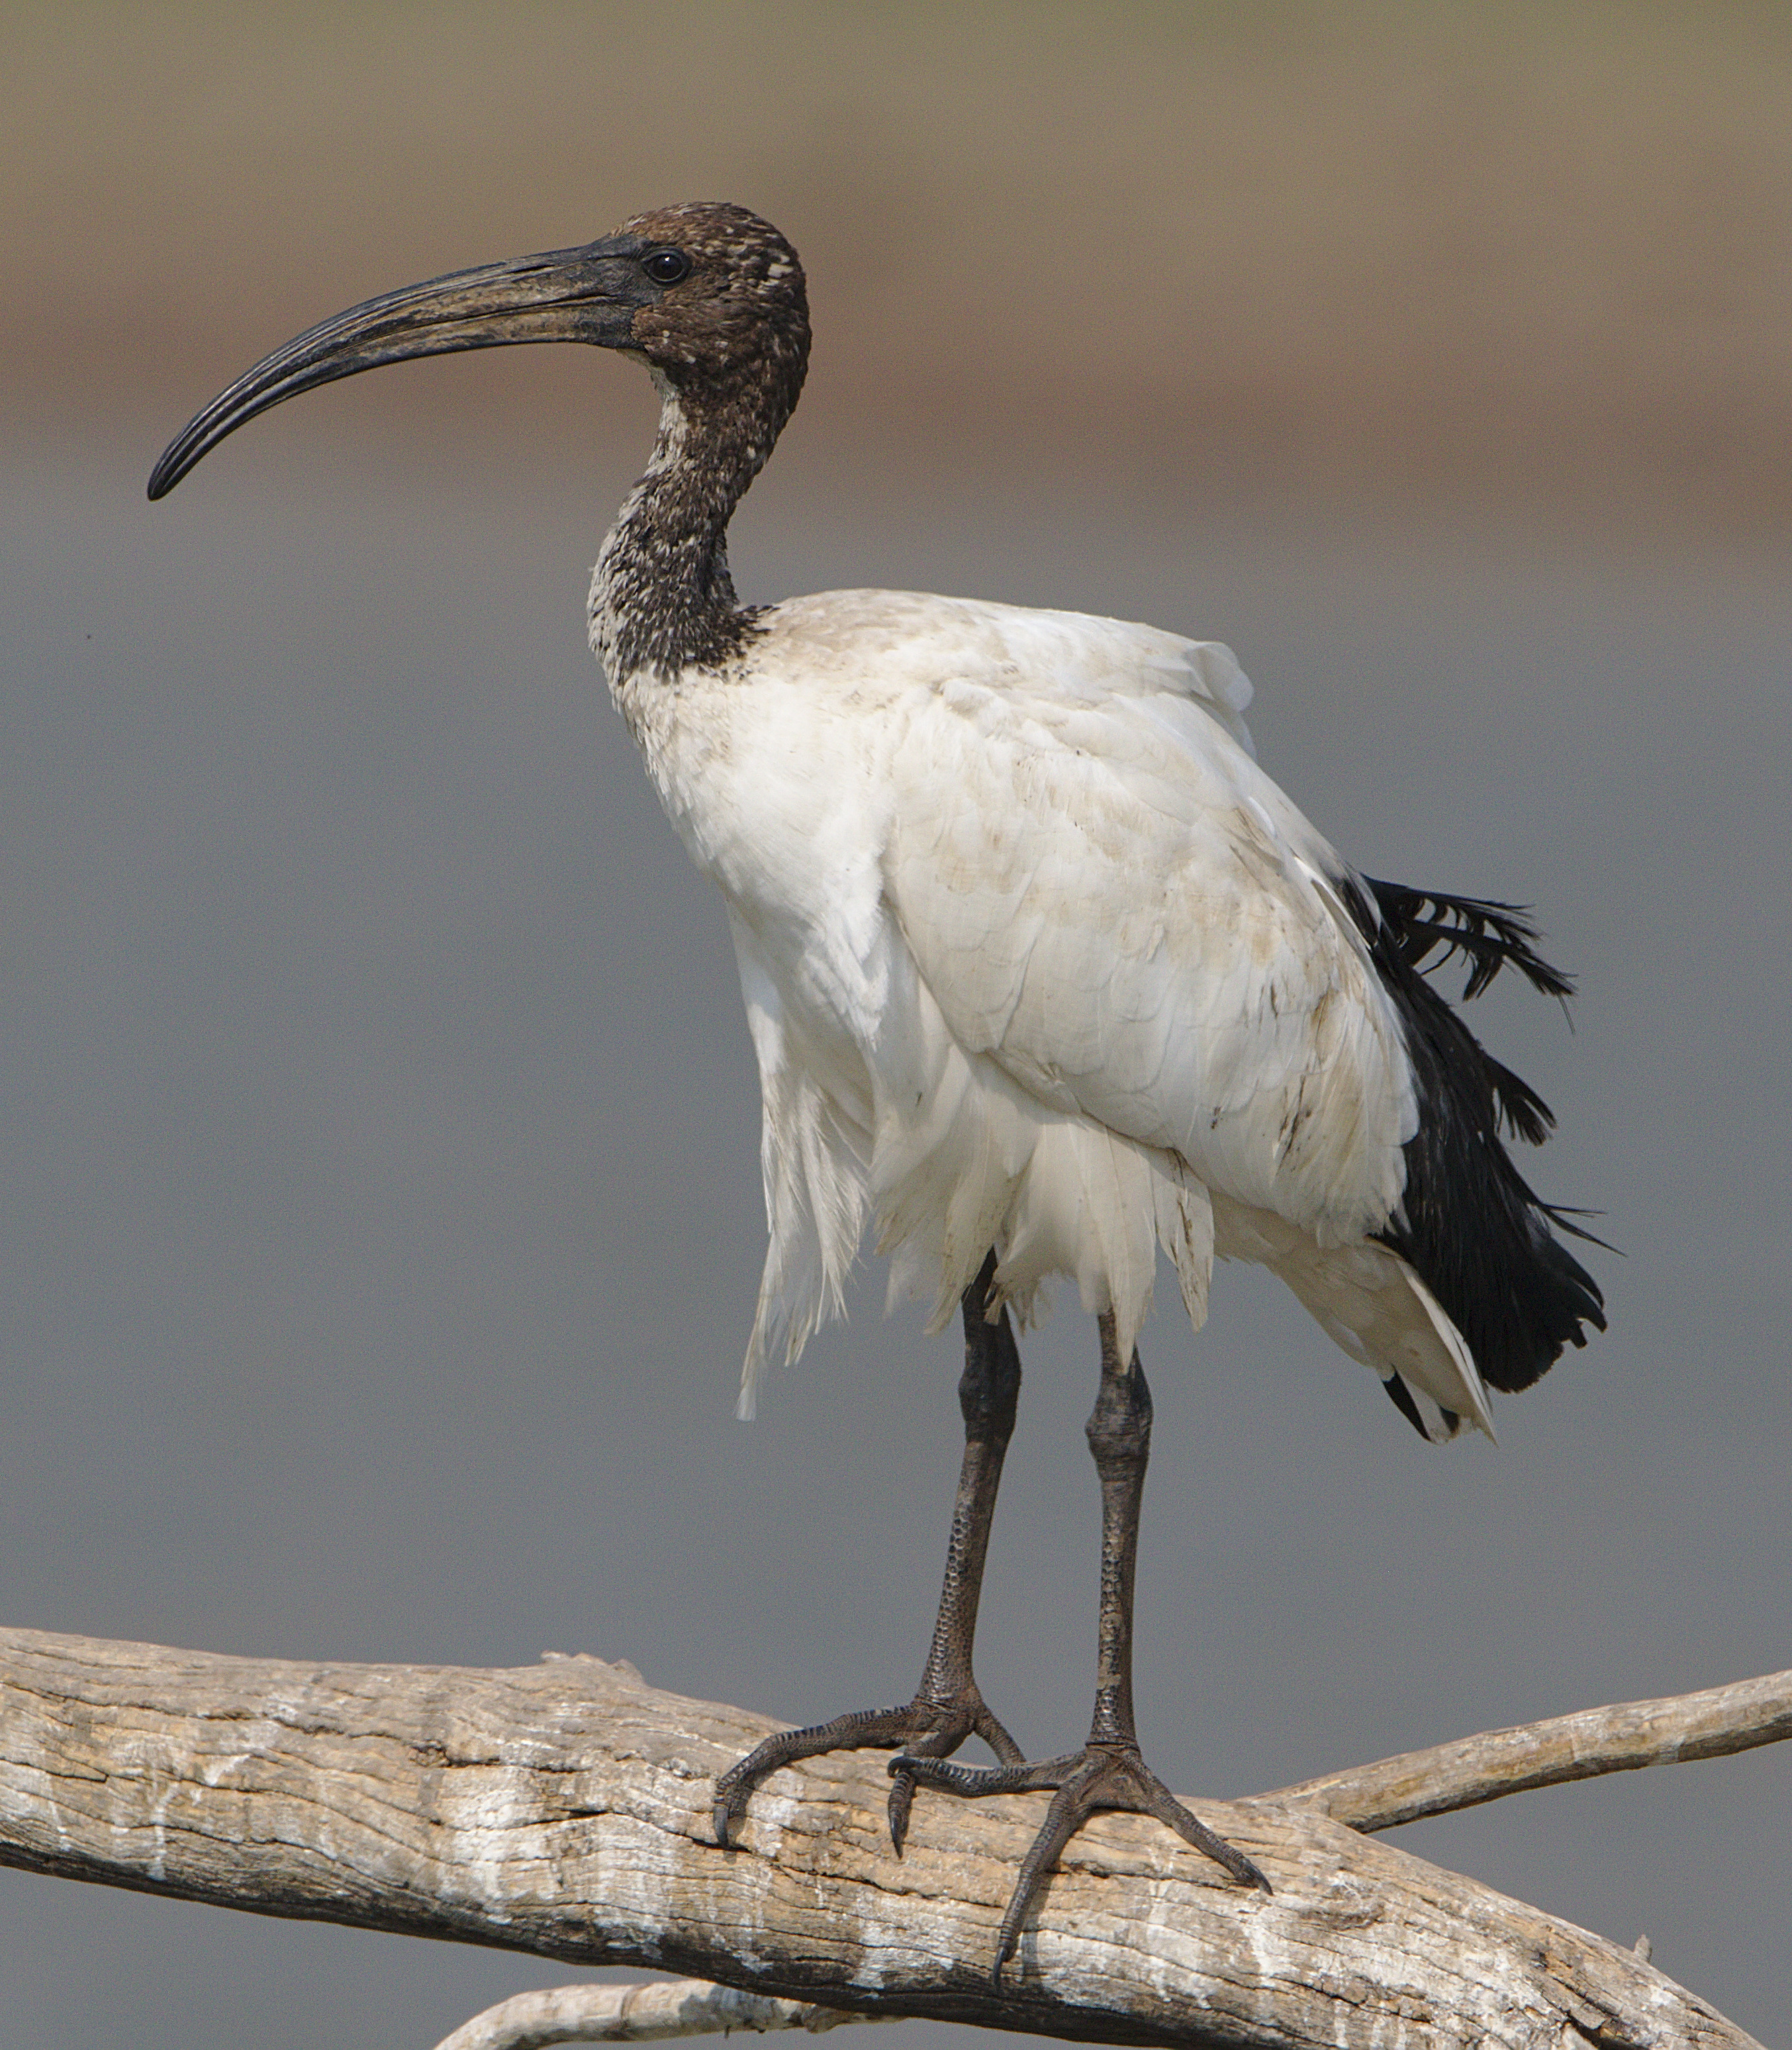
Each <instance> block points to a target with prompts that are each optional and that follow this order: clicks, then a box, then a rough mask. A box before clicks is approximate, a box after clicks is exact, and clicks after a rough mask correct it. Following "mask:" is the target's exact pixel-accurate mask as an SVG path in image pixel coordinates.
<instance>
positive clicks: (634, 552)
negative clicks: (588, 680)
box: [590, 372, 773, 688]
mask: <svg viewBox="0 0 1792 2050" xmlns="http://www.w3.org/2000/svg"><path fill="white" fill-rule="evenodd" d="M654 383H655V384H656V387H657V388H658V389H659V392H660V431H659V434H658V435H657V436H656V438H655V441H654V444H653V458H652V459H651V460H650V461H649V464H648V466H647V471H646V474H645V476H643V477H642V478H641V481H640V482H639V483H638V484H637V485H636V486H635V488H634V489H633V491H631V492H630V493H629V496H628V497H627V499H626V500H625V501H624V503H623V506H622V509H621V512H620V513H618V514H617V517H616V524H615V525H614V527H612V528H611V529H610V533H609V535H608V536H607V538H606V540H605V542H604V544H603V548H602V551H600V553H599V555H598V565H597V568H596V570H595V571H594V573H593V575H592V579H591V604H590V629H591V645H592V646H593V647H594V649H595V650H596V652H597V654H598V660H599V661H601V662H602V664H603V665H604V670H605V673H606V675H607V676H608V677H609V679H610V684H611V687H612V688H620V686H621V684H622V682H623V681H624V680H625V678H627V677H629V676H635V675H637V674H639V673H641V672H643V671H645V670H652V671H657V672H660V674H661V675H670V674H673V673H675V672H677V671H678V670H680V669H684V668H706V669H713V668H719V667H721V666H722V664H723V663H724V662H726V661H727V660H728V659H729V657H730V656H732V655H734V654H735V653H738V650H739V649H740V647H741V645H742V642H743V641H745V640H746V637H747V635H748V633H750V630H751V618H750V614H748V613H746V612H745V611H743V610H742V608H741V606H740V603H739V602H738V599H737V598H735V596H734V583H733V580H732V579H731V578H730V576H729V574H728V547H727V535H728V521H729V520H730V517H731V516H732V515H733V513H734V508H735V506H736V505H738V504H739V502H740V499H741V495H742V493H743V492H744V491H745V490H746V487H747V486H748V485H750V483H751V482H752V481H753V479H754V477H755V475H757V474H758V470H759V468H760V466H761V465H762V463H763V462H765V458H766V456H767V455H769V454H770V452H771V450H770V443H771V440H772V439H773V436H771V435H767V434H765V433H764V432H763V431H762V430H761V429H760V428H759V427H758V423H756V421H755V419H754V417H753V415H752V413H751V411H750V409H748V408H747V407H742V406H741V405H740V404H738V403H735V404H732V405H730V404H727V403H721V402H719V401H718V400H717V399H715V398H712V397H711V396H709V395H707V394H695V395H693V394H691V393H688V392H679V391H677V390H676V389H675V388H673V386H672V384H670V383H669V382H668V380H666V379H665V378H664V377H663V376H660V374H659V373H658V372H656V373H655V376H654Z"/></svg>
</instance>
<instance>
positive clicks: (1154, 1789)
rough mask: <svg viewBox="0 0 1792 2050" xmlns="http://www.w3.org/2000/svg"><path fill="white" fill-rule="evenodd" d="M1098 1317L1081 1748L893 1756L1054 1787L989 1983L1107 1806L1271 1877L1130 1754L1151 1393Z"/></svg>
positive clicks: (967, 1788)
mask: <svg viewBox="0 0 1792 2050" xmlns="http://www.w3.org/2000/svg"><path fill="white" fill-rule="evenodd" d="M1087 1429H1088V1435H1089V1450H1090V1452H1093V1454H1094V1456H1095V1471H1096V1472H1097V1475H1098V1476H1099V1477H1100V1479H1101V1662H1100V1665H1099V1668H1098V1677H1097V1683H1096V1690H1095V1718H1094V1721H1093V1722H1092V1723H1091V1725H1090V1726H1089V1742H1088V1743H1087V1744H1085V1745H1084V1746H1083V1748H1082V1749H1081V1751H1074V1752H1067V1753H1066V1754H1065V1756H1063V1757H1062V1758H1053V1759H1048V1760H1046V1761H1045V1762H1044V1763H1043V1764H1039V1765H1028V1764H1025V1763H1024V1762H1015V1763H1009V1762H1007V1761H1006V1760H1004V1762H1003V1764H1000V1765H997V1766H991V1767H984V1768H982V1769H979V1768H977V1767H972V1766H968V1765H949V1764H944V1763H941V1762H936V1761H934V1760H930V1759H929V1758H927V1757H926V1756H923V1755H922V1754H921V1753H920V1752H918V1751H917V1752H914V1753H913V1754H910V1755H909V1756H903V1757H900V1758H895V1759H892V1760H890V1771H891V1772H892V1773H893V1774H894V1775H898V1778H899V1779H908V1780H910V1781H912V1782H914V1783H915V1784H916V1785H917V1786H921V1787H937V1789H939V1791H941V1792H942V1793H947V1794H959V1795H965V1796H967V1797H968V1798H971V1799H980V1797H982V1796H983V1795H986V1794H1025V1793H1030V1792H1032V1791H1034V1790H1036V1789H1038V1788H1043V1787H1051V1788H1055V1789H1056V1792H1055V1793H1054V1796H1053V1799H1052V1804H1051V1806H1050V1808H1049V1809H1048V1810H1046V1819H1045V1822H1044V1824H1043V1825H1042V1827H1041V1829H1040V1830H1039V1834H1038V1836H1036V1837H1035V1838H1034V1840H1033V1847H1032V1849H1030V1850H1029V1851H1028V1853H1027V1857H1026V1858H1025V1860H1024V1861H1023V1863H1022V1865H1021V1868H1020V1877H1019V1879H1018V1880H1016V1881H1015V1890H1014V1895H1013V1897H1012V1899H1011V1900H1010V1901H1009V1903H1008V1912H1007V1914H1006V1915H1004V1916H1003V1918H1002V1931H1001V1934H1000V1935H999V1938H998V1939H997V1940H996V1946H995V1968H994V1970H993V1971H992V1972H991V1982H993V1984H994V1985H995V1986H996V1987H997V1988H998V1989H999V1987H1000V1986H1001V1983H1002V1967H1003V1966H1004V1965H1005V1964H1006V1963H1007V1962H1008V1960H1009V1958H1011V1957H1012V1956H1013V1955H1014V1952H1015V1944H1016V1943H1018V1942H1019V1938H1020V1927H1021V1924H1022V1923H1023V1922H1024V1921H1025V1920H1026V1919H1027V1914H1028V1912H1029V1911H1030V1909H1031V1908H1032V1907H1033V1906H1034V1903H1035V1902H1036V1901H1037V1900H1038V1896H1039V1895H1040V1894H1041V1892H1043V1890H1044V1888H1045V1882H1046V1874H1047V1873H1050V1870H1051V1869H1052V1868H1053V1866H1054V1865H1056V1864H1057V1862H1058V1856H1059V1853H1061V1852H1062V1850H1063V1849H1064V1846H1065V1845H1066V1844H1067V1843H1069V1841H1070V1839H1071V1838H1073V1836H1074V1835H1075V1834H1077V1830H1080V1829H1081V1827H1082V1826H1083V1824H1084V1823H1085V1822H1087V1821H1088V1820H1089V1817H1090V1816H1091V1815H1093V1814H1098V1813H1099V1812H1100V1811H1101V1810H1102V1809H1104V1808H1124V1809H1128V1810H1132V1812H1134V1813H1135V1814H1145V1815H1155V1816H1156V1817H1157V1818H1158V1820H1159V1822H1165V1823H1167V1824H1168V1825H1169V1826H1170V1827H1171V1829H1172V1830H1175V1832H1176V1834H1178V1836H1179V1837H1181V1838H1183V1840H1184V1841H1186V1842H1187V1843H1190V1844H1192V1845H1194V1848H1195V1849H1197V1850H1198V1851H1204V1852H1206V1854H1207V1856H1208V1857H1210V1858H1213V1859H1214V1860H1216V1861H1217V1862H1218V1863H1219V1864H1221V1865H1224V1866H1225V1869H1226V1870H1227V1871H1228V1872H1229V1873H1231V1874H1232V1876H1233V1878H1234V1879H1237V1880H1243V1881H1244V1882H1245V1884H1247V1885H1249V1886H1258V1887H1261V1888H1262V1889H1263V1891H1264V1892H1265V1893H1267V1892H1268V1891H1269V1882H1268V1880H1267V1879H1265V1878H1264V1876H1263V1874H1262V1873H1260V1872H1259V1871H1258V1869H1256V1866H1255V1865H1252V1862H1251V1861H1250V1860H1249V1858H1248V1857H1245V1854H1244V1853H1243V1852H1241V1851H1239V1850H1237V1849H1234V1848H1233V1845H1230V1844H1229V1843H1228V1842H1227V1841H1225V1838H1223V1837H1219V1836H1216V1835H1215V1834H1214V1833H1213V1831H1212V1830H1210V1829H1209V1828H1208V1827H1207V1826H1206V1823H1205V1822H1200V1821H1198V1820H1197V1819H1196V1818H1195V1817H1194V1816H1193V1815H1191V1814H1190V1813H1189V1811H1188V1810H1187V1809H1186V1808H1185V1807H1184V1806H1182V1803H1181V1802H1179V1801H1178V1799H1176V1797H1175V1795H1173V1794H1172V1793H1171V1791H1170V1790H1169V1788H1168V1787H1166V1786H1165V1785H1164V1783H1163V1781H1162V1780H1161V1779H1159V1778H1158V1776H1157V1775H1156V1774H1155V1772H1153V1771H1151V1767H1149V1766H1147V1764H1146V1763H1145V1761H1144V1760H1143V1757H1141V1756H1140V1755H1139V1737H1138V1732H1137V1730H1136V1726H1135V1725H1134V1722H1133V1717H1132V1582H1133V1572H1134V1569H1135V1567H1136V1564H1137V1562H1138V1557H1139V1503H1140V1501H1141V1499H1142V1498H1143V1495H1144V1490H1145V1464H1146V1461H1147V1459H1148V1457H1149V1456H1150V1453H1151V1390H1150V1389H1148V1388H1147V1386H1146V1385H1145V1370H1144V1368H1143V1366H1141V1365H1140V1364H1139V1355H1138V1354H1137V1352H1136V1351H1135V1352H1134V1354H1133V1355H1132V1360H1131V1362H1130V1363H1129V1364H1128V1366H1125V1367H1124V1368H1123V1367H1122V1366H1121V1365H1120V1357H1119V1350H1118V1348H1117V1347H1116V1343H1115V1337H1114V1319H1113V1316H1112V1313H1111V1312H1110V1313H1109V1314H1108V1315H1104V1317H1103V1318H1102V1319H1101V1393H1099V1394H1098V1395H1097V1397H1096V1400H1095V1409H1094V1411H1093V1413H1092V1415H1091V1416H1090V1417H1089V1424H1088V1426H1087Z"/></svg>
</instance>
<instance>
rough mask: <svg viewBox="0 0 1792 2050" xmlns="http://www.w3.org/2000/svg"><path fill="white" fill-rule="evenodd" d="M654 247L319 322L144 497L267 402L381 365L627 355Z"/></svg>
mask: <svg viewBox="0 0 1792 2050" xmlns="http://www.w3.org/2000/svg"><path fill="white" fill-rule="evenodd" d="M652 246H653V245H652V244H649V243H646V242H645V241H642V240H639V239H638V238H637V237H636V236H609V237H607V238H606V239H605V240H602V241H599V242H591V243H587V244H586V245H585V246H584V247H582V248H579V249H553V250H550V251H547V254H546V255H540V256H524V257H521V258H520V259H517V260H516V262H514V263H487V264H484V265H482V266H481V267H479V268H478V269H477V270H472V271H450V273H449V274H448V275H447V276H446V277H442V278H432V279H430V280H429V281H428V282H427V283H425V284H421V285H407V286H405V287H404V289H403V290H402V291H396V292H387V293H384V294H382V295H381V296H380V298H376V299H368V300H366V301H365V302H363V303H362V304H361V305H360V306H351V307H350V308H349V310H348V311H347V312H346V313H341V314H336V315H334V316H333V318H330V319H329V320H326V321H321V322H319V323H318V324H317V326H315V327H314V328H309V329H306V332H305V333H303V334H302V335H300V336H299V337H298V339H297V340H296V341H289V342H288V343H287V344H286V346H285V347H284V348H283V349H275V352H274V353H273V354H272V355H271V356H269V357H263V360H262V361H260V362H259V363H258V364H256V365H255V368H254V369H253V370H251V371H248V372H245V374H244V375H243V376H241V377H239V378H238V379H237V380H236V383H235V384H232V386H231V387H230V388H228V391H224V392H220V393H219V395H218V396H217V397H216V399H213V400H212V403H211V404H210V405H208V407H205V411H203V412H201V413H198V414H197V415H195V416H194V417H193V419H191V420H189V422H188V423H187V424H186V426H185V427H183V428H182V429H181V431H180V433H179V434H177V435H176V436H175V437H174V438H173V441H171V442H169V444H168V446H167V447H166V449H165V450H163V452H162V460H161V461H160V462H158V464H157V465H156V466H155V468H154V470H153V471H152V472H151V473H150V497H151V498H162V497H166V495H167V494H168V493H169V492H170V491H172V490H173V489H174V487H175V485H177V484H178V483H179V482H180V481H181V478H182V477H185V475H186V474H187V472H188V471H189V470H191V469H192V468H193V466H194V464H196V463H197V462H198V461H199V460H200V458H201V457H202V456H204V455H206V454H208V453H209V452H210V451H211V450H212V449H214V448H216V446H217V445H218V443H219V442H221V441H222V440H223V439H224V437H225V435H229V434H233V433H234V432H235V431H236V429H237V428H239V427H241V426H242V425H243V423H244V422H245V421H247V420H252V419H254V418H255V415H257V414H258V413H265V412H266V411H267V409H268V407H270V406H278V405H279V403H280V402H281V400H282V399H291V398H295V397H296V396H298V393H300V392H310V391H311V390H313V389H314V388H316V387H317V385H319V384H329V383H330V382H331V381H332V380H334V379H336V378H338V377H353V376H354V375H355V373H356V372H357V371H360V370H376V369H377V368H379V367H380V364H383V363H402V362H403V361H406V360H407V358H409V357H414V356H444V355H446V354H448V353H450V352H452V351H453V350H455V349H501V348H504V347H507V346H508V345H510V344H512V343H514V342H524V341H582V342H589V343H593V344H595V345H597V346H598V347H599V348H604V349H628V348H631V347H633V320H634V317H635V314H636V313H637V311H638V310H640V309H641V307H643V306H652V305H654V304H656V302H658V300H659V298H660V291H659V288H658V287H657V286H655V285H654V284H653V282H652V281H651V280H650V279H649V278H648V277H647V276H646V275H645V273H644V272H643V271H642V270H641V265H640V263H639V260H638V259H639V258H640V256H641V253H642V252H643V251H645V250H646V249H648V248H649V247H652Z"/></svg>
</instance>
